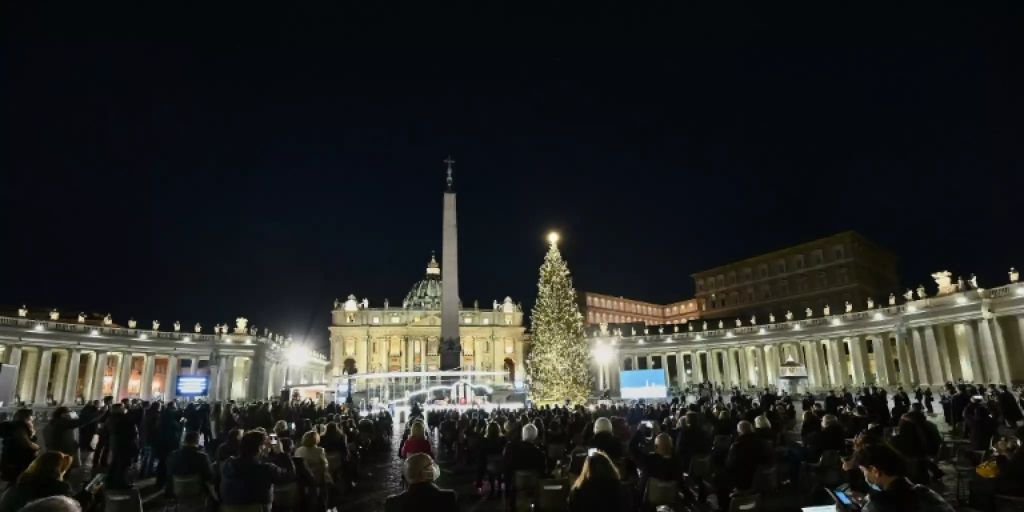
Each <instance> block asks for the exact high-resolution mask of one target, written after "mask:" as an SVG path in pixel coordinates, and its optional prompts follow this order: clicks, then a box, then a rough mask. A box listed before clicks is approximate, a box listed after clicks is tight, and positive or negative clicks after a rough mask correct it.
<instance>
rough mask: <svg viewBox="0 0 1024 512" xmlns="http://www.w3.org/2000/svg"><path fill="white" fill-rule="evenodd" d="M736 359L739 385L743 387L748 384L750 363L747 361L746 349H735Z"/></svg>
mask: <svg viewBox="0 0 1024 512" xmlns="http://www.w3.org/2000/svg"><path fill="white" fill-rule="evenodd" d="M736 359H737V361H738V363H739V368H740V387H742V388H744V389H745V388H747V387H748V386H750V365H749V364H748V363H747V350H746V349H745V348H742V347H740V348H738V349H736Z"/></svg>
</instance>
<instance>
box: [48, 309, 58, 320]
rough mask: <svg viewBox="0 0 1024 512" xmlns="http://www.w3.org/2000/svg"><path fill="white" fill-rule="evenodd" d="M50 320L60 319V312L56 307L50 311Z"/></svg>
mask: <svg viewBox="0 0 1024 512" xmlns="http://www.w3.org/2000/svg"><path fill="white" fill-rule="evenodd" d="M50 320H60V313H58V312H57V310H56V309H54V310H53V311H50Z"/></svg>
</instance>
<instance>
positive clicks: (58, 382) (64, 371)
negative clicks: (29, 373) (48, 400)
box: [50, 350, 71, 404]
mask: <svg viewBox="0 0 1024 512" xmlns="http://www.w3.org/2000/svg"><path fill="white" fill-rule="evenodd" d="M53 357H54V358H56V359H57V361H56V362H57V367H56V368H55V369H53V370H51V372H50V373H51V376H52V377H53V387H51V388H50V396H52V397H53V401H54V402H56V403H58V404H61V403H64V391H65V389H67V383H68V379H67V375H68V369H69V368H68V363H70V362H71V361H70V359H71V351H70V350H68V351H60V350H55V351H54V352H53Z"/></svg>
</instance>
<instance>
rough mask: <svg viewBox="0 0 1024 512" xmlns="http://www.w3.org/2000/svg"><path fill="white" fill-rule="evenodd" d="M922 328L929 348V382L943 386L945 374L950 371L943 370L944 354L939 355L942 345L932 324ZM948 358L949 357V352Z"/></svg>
mask: <svg viewBox="0 0 1024 512" xmlns="http://www.w3.org/2000/svg"><path fill="white" fill-rule="evenodd" d="M921 330H922V331H923V332H924V343H925V346H926V347H927V350H928V375H929V376H930V377H931V379H930V380H929V381H928V382H929V383H930V384H931V385H933V386H941V385H943V384H945V382H946V379H945V376H946V375H949V373H948V372H943V368H942V356H940V355H939V350H940V349H941V347H940V346H939V343H938V341H937V340H936V339H935V330H934V329H933V328H932V326H931V325H926V326H924V327H922V328H921ZM946 358H947V359H948V358H949V355H948V354H947V356H946ZM947 366H948V361H947Z"/></svg>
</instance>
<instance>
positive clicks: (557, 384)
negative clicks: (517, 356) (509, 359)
mask: <svg viewBox="0 0 1024 512" xmlns="http://www.w3.org/2000/svg"><path fill="white" fill-rule="evenodd" d="M548 239H549V241H550V242H551V246H550V247H549V248H548V253H547V255H545V256H544V263H543V264H542V265H541V266H540V281H539V282H538V283H537V303H536V305H535V306H534V307H533V340H532V343H531V346H530V353H529V356H528V357H527V358H526V372H527V375H529V377H530V393H531V395H532V396H533V399H534V401H536V402H541V403H544V402H563V401H565V400H566V399H568V400H570V401H572V402H573V403H577V404H578V403H583V402H585V401H586V400H587V397H588V395H589V394H590V352H589V350H588V349H587V342H586V340H584V338H583V316H582V315H581V314H580V310H579V307H578V306H577V304H576V290H574V289H573V287H572V277H570V275H569V267H568V266H567V265H566V264H565V260H563V259H562V254H561V253H560V252H558V238H557V235H554V234H552V236H550V237H549V238H548Z"/></svg>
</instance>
